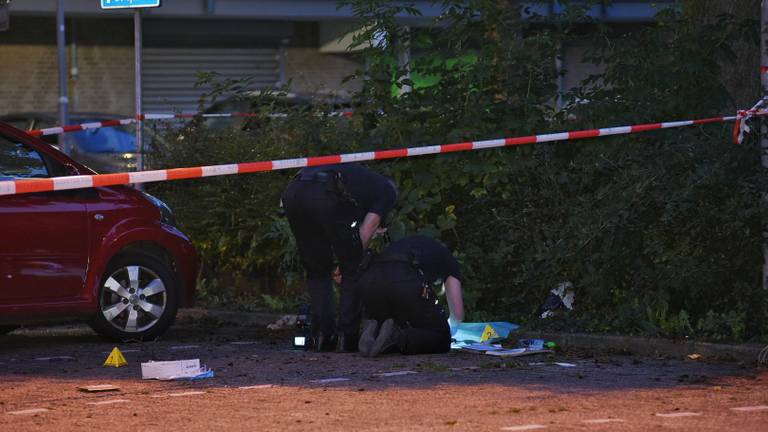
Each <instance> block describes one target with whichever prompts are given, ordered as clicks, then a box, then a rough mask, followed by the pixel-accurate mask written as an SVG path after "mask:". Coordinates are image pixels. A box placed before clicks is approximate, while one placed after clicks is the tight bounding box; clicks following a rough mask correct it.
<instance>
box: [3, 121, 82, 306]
mask: <svg viewBox="0 0 768 432" xmlns="http://www.w3.org/2000/svg"><path fill="white" fill-rule="evenodd" d="M62 171H63V166H62V164H61V163H60V162H58V161H56V160H54V159H52V158H50V157H49V156H45V155H43V154H41V153H40V152H38V151H36V150H34V149H33V148H32V147H30V146H29V145H27V144H24V143H22V142H19V140H16V139H13V138H9V137H6V136H3V135H0V180H12V179H28V178H45V177H51V176H52V175H51V173H53V174H57V173H60V172H62ZM93 194H95V191H93V190H89V191H87V192H82V191H57V192H43V193H31V194H22V195H10V196H0V304H18V303H41V302H50V301H70V300H76V299H77V298H78V297H80V296H81V295H82V292H83V287H84V285H85V276H86V269H87V265H88V244H89V241H88V225H87V210H86V203H87V202H88V201H89V200H92V199H93Z"/></svg>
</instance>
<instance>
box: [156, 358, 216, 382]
mask: <svg viewBox="0 0 768 432" xmlns="http://www.w3.org/2000/svg"><path fill="white" fill-rule="evenodd" d="M203 372H205V370H204V369H202V368H200V359H193V360H174V361H158V362H148V363H142V364H141V379H159V380H170V379H176V378H191V377H194V376H197V375H200V374H201V373H203Z"/></svg>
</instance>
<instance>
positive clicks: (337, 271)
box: [331, 266, 341, 285]
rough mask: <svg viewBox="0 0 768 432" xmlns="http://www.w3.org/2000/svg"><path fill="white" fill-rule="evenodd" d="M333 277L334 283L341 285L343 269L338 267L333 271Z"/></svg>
mask: <svg viewBox="0 0 768 432" xmlns="http://www.w3.org/2000/svg"><path fill="white" fill-rule="evenodd" d="M331 274H332V276H333V281H334V282H336V285H341V269H340V268H339V266H336V268H335V269H333V273H331Z"/></svg>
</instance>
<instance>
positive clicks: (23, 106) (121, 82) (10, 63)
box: [0, 45, 134, 114]
mask: <svg viewBox="0 0 768 432" xmlns="http://www.w3.org/2000/svg"><path fill="white" fill-rule="evenodd" d="M68 51H69V52H68V57H69V58H70V61H71V58H72V57H71V52H72V50H71V48H70V49H69V50H68ZM0 59H3V60H2V67H0V114H8V113H12V112H24V111H56V110H57V109H58V99H59V81H58V65H57V54H56V46H55V45H0ZM77 64H78V77H77V79H76V80H74V79H73V76H72V74H71V73H70V74H69V103H70V110H71V111H99V112H105V113H114V114H129V113H131V112H132V111H133V106H134V100H133V99H134V90H133V86H134V80H133V48H130V47H114V46H109V47H108V46H78V47H77Z"/></svg>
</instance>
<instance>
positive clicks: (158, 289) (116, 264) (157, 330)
mask: <svg viewBox="0 0 768 432" xmlns="http://www.w3.org/2000/svg"><path fill="white" fill-rule="evenodd" d="M98 296H99V298H98V299H99V301H98V310H97V311H96V316H95V317H94V319H93V321H92V324H91V326H92V327H93V329H94V330H96V332H97V333H99V334H100V335H102V336H105V337H107V338H110V339H115V340H119V341H129V340H149V339H154V338H156V337H157V336H159V335H161V334H162V333H163V332H165V331H166V330H167V329H168V327H170V325H171V324H172V323H173V320H174V319H175V318H176V311H177V309H178V298H179V296H178V287H177V282H176V277H175V275H174V273H173V270H172V269H171V268H170V267H169V266H168V265H167V264H165V263H164V262H162V261H160V260H158V259H156V258H154V257H151V256H148V255H141V254H135V253H131V254H126V255H122V256H119V257H118V258H116V259H114V260H113V262H112V263H110V265H109V266H108V267H107V270H106V272H105V273H104V277H103V278H102V279H101V284H100V286H99V294H98Z"/></svg>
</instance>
